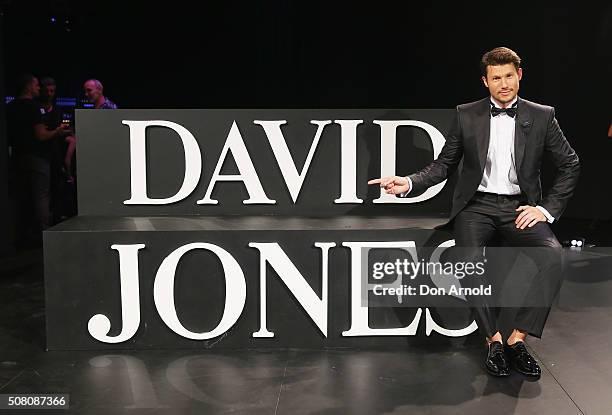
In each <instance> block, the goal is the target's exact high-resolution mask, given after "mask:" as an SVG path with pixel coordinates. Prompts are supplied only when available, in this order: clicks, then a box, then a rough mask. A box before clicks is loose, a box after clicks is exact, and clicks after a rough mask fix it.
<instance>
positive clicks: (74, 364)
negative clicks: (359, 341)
mask: <svg viewBox="0 0 612 415" xmlns="http://www.w3.org/2000/svg"><path fill="white" fill-rule="evenodd" d="M610 269H612V267H606V268H605V270H606V272H608V273H609V272H610V271H609V270H610ZM0 272H1V276H2V278H1V279H0V353H1V355H0V394H8V393H68V394H70V410H68V411H57V410H44V411H39V412H28V411H26V410H20V411H13V412H10V411H1V410H0V414H2V413H18V414H26V413H43V414H53V413H73V414H226V413H227V414H229V413H231V414H292V415H293V414H321V415H323V414H488V413H491V414H497V415H506V414H538V415H545V414H556V415H564V414H589V415H590V414H602V415H604V414H605V415H609V414H612V393H611V392H612V354H611V353H610V352H611V351H612V325H611V324H610V321H611V319H610V317H612V308H611V307H610V305H609V303H610V300H609V299H611V298H612V283H611V282H610V281H611V279H609V278H601V279H600V280H597V281H589V282H588V286H587V285H585V283H584V281H582V282H580V281H568V282H567V283H566V285H565V286H564V291H563V292H562V296H561V301H560V303H559V306H557V307H556V308H555V309H554V310H553V312H552V313H551V316H550V319H549V323H548V325H547V328H546V331H545V333H544V337H543V339H542V340H530V341H529V347H530V348H531V349H532V351H533V352H534V354H535V355H536V356H537V358H538V360H539V361H540V362H541V364H542V366H543V375H542V378H541V379H540V380H539V381H537V382H533V381H528V380H527V379H525V378H523V377H522V376H520V375H517V374H512V376H511V377H510V378H508V379H496V378H491V377H489V376H487V375H486V374H485V373H484V372H483V369H482V359H483V353H484V349H483V348H481V347H479V346H478V345H477V343H478V342H472V343H473V344H474V345H473V346H465V347H461V348H458V349H457V348H451V347H442V348H440V347H437V348H436V349H435V350H431V349H430V348H428V347H427V344H426V343H424V344H423V345H422V346H417V347H411V348H410V349H408V348H407V349H405V350H394V351H365V350H364V351H358V350H327V351H310V350H279V351H265V350H246V351H244V350H242V351H218V350H214V351H201V352H194V351H176V350H155V351H138V352H133V351H130V352H126V353H123V352H116V353H113V354H108V353H104V354H101V353H100V352H91V351H87V352H45V351H44V301H43V280H42V265H41V261H40V253H37V252H30V253H22V254H20V255H19V256H18V257H16V258H13V259H11V260H10V261H4V262H2V266H1V267H0ZM588 292H596V293H597V295H598V296H599V297H600V298H599V299H598V301H599V303H598V304H597V305H595V306H594V305H592V304H591V303H589V302H588V301H586V300H585V298H586V297H588V294H586V293H588ZM607 299H608V301H606V300H607Z"/></svg>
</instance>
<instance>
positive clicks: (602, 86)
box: [0, 0, 612, 220]
mask: <svg viewBox="0 0 612 415" xmlns="http://www.w3.org/2000/svg"><path fill="white" fill-rule="evenodd" d="M427 3H429V2H422V3H420V4H419V3H414V2H383V1H378V2H368V3H366V4H365V5H359V4H357V3H354V2H331V1H330V2H320V1H303V2H297V1H288V0H284V1H269V0H264V1H262V0H259V1H248V2H247V1H245V2H231V1H226V2H177V1H175V2H159V3H155V2H131V1H130V2H128V1H122V2H112V1H108V2H84V1H75V0H63V1H40V2H33V1H25V0H21V1H14V0H12V1H11V0H0V4H1V5H2V10H3V23H2V36H3V46H4V50H3V55H4V58H3V59H2V63H3V65H4V68H0V76H1V75H2V71H4V75H5V79H6V90H7V94H10V93H13V92H14V91H13V88H12V87H13V81H14V79H15V77H16V76H17V75H18V74H20V73H22V72H31V73H34V74H35V75H38V76H46V75H50V76H53V77H55V78H56V79H57V81H58V84H59V85H58V87H59V88H58V95H59V96H77V95H78V94H80V89H81V85H82V83H83V81H84V80H86V79H87V78H90V77H95V78H97V79H100V80H101V81H102V82H103V83H104V85H105V95H106V96H107V97H109V98H110V99H111V100H113V101H115V102H116V103H117V104H118V105H119V106H120V107H121V108H453V107H454V106H455V105H457V104H459V103H463V102H468V101H472V100H476V99H480V98H482V97H484V96H486V94H487V90H486V89H485V88H484V87H483V85H482V83H481V81H480V79H479V77H480V74H479V68H478V62H479V59H480V57H481V55H482V54H483V52H485V51H487V50H489V49H491V48H493V47H496V46H501V45H503V46H508V47H510V48H512V49H514V50H515V51H517V52H518V53H519V55H520V56H521V57H522V59H523V68H524V78H523V81H522V83H521V91H520V95H521V96H522V97H524V98H526V99H530V100H532V101H536V102H540V103H544V104H548V105H553V106H555V107H556V110H557V118H558V120H559V122H560V124H561V127H562V128H563V130H564V132H565V133H566V135H567V137H568V139H569V140H570V142H571V143H572V145H573V146H574V148H575V149H576V151H577V152H578V154H579V155H580V158H581V161H582V165H583V173H582V176H581V181H580V183H579V187H578V189H577V192H576V195H575V197H574V199H573V200H572V201H571V203H570V206H569V207H568V210H567V211H566V214H565V218H583V219H590V220H595V219H600V220H609V218H610V217H611V216H612V213H611V212H612V197H611V196H610V187H611V186H610V178H611V176H612V175H611V174H610V172H609V165H610V162H611V161H612V139H608V138H607V137H606V135H607V134H606V133H607V130H608V126H609V125H610V109H611V106H610V97H611V88H610V85H611V79H612V64H611V62H612V58H611V56H612V29H611V28H612V6H610V5H609V4H608V5H606V4H605V3H606V2H587V1H581V2H558V1H545V2H534V1H531V2H487V3H484V2H475V3H473V2H469V3H468V2H452V3H447V4H444V3H441V2H432V3H433V4H431V5H430V4H427ZM52 17H55V19H56V22H55V23H53V22H52V21H51V18H52ZM0 66H1V65H0ZM0 92H1V90H0ZM0 120H1V119H0ZM0 145H3V146H4V145H5V144H4V141H0ZM2 153H3V154H2V155H3V157H4V152H2ZM4 163H5V162H2V163H0V164H4ZM0 168H2V169H4V166H2V165H0ZM4 171H5V170H2V171H1V172H0V173H2V174H5V173H3V172H4ZM545 176H546V175H545ZM545 179H546V177H545ZM549 179H550V178H548V180H549ZM2 189H3V187H1V186H0V191H3V190H2Z"/></svg>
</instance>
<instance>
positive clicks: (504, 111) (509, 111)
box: [491, 102, 517, 118]
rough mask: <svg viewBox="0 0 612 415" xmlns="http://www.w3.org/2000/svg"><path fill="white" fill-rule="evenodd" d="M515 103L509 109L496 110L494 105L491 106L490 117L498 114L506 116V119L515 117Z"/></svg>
mask: <svg viewBox="0 0 612 415" xmlns="http://www.w3.org/2000/svg"><path fill="white" fill-rule="evenodd" d="M516 104H517V103H516V102H515V103H514V105H513V106H511V107H510V108H497V107H496V106H495V105H493V104H491V115H492V116H494V117H497V116H498V115H499V114H506V115H508V117H512V118H514V117H516Z"/></svg>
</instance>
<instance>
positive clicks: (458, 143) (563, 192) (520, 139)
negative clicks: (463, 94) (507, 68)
mask: <svg viewBox="0 0 612 415" xmlns="http://www.w3.org/2000/svg"><path fill="white" fill-rule="evenodd" d="M515 123H516V128H515V133H514V157H515V168H516V173H517V177H518V182H519V186H520V188H521V191H522V193H523V194H524V195H525V197H526V198H527V200H528V203H529V204H530V205H533V206H536V205H540V206H542V207H544V208H545V209H546V210H548V212H549V213H550V214H551V215H552V216H553V217H554V218H555V219H556V220H558V219H559V217H561V214H562V213H563V211H564V210H565V207H566V205H567V202H568V200H569V198H570V197H571V196H572V194H573V192H574V188H575V187H576V183H577V181H578V175H579V173H580V164H579V161H578V155H577V154H576V152H575V151H574V149H572V147H571V146H570V144H569V143H568V141H567V139H566V138H565V136H564V135H563V132H562V131H561V128H559V124H558V123H557V120H556V119H555V110H554V108H552V107H549V106H545V105H540V104H536V103H534V102H530V101H527V100H524V99H521V98H519V99H518V104H517V116H516V117H515ZM490 126H491V100H490V98H489V97H487V98H485V99H482V100H480V101H476V102H472V103H469V104H463V105H459V106H458V107H457V111H456V117H455V119H454V121H453V124H452V126H451V129H450V131H449V133H448V135H447V137H446V144H445V145H444V147H443V148H442V151H441V152H440V155H439V156H438V158H437V159H436V160H434V161H433V162H432V163H430V164H429V165H428V166H426V167H425V168H424V169H422V170H420V171H418V172H416V173H414V174H412V175H410V176H409V177H410V180H412V190H411V191H410V193H413V192H421V191H423V190H425V189H426V188H428V187H430V186H433V185H435V184H437V183H440V182H441V181H443V180H445V179H446V178H447V177H448V176H450V175H451V174H452V173H453V172H454V171H455V169H456V168H457V167H458V166H459V164H460V162H461V161H462V163H461V166H460V168H459V177H458V181H457V186H456V188H455V193H454V196H453V205H452V209H451V214H450V220H451V221H452V220H453V219H454V217H455V216H456V215H457V213H459V212H461V210H462V209H463V208H464V207H465V205H467V204H468V202H469V201H470V199H471V198H472V197H473V196H474V194H475V193H476V191H477V189H478V186H479V184H480V182H481V180H482V175H483V172H484V168H485V162H486V159H487V151H488V149H489V139H490ZM545 155H548V156H550V159H551V160H552V162H553V164H554V165H555V167H556V169H557V174H556V177H555V179H554V182H553V184H552V186H551V187H550V189H548V191H547V192H546V194H545V195H543V193H542V185H541V183H540V169H541V165H542V160H543V157H544V156H545Z"/></svg>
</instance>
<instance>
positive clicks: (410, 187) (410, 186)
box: [400, 176, 412, 197]
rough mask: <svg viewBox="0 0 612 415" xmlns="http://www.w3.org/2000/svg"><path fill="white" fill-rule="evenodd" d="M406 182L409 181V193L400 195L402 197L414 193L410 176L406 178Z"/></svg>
mask: <svg viewBox="0 0 612 415" xmlns="http://www.w3.org/2000/svg"><path fill="white" fill-rule="evenodd" d="M406 180H408V191H407V192H402V193H400V197H406V196H407V195H408V193H410V192H411V191H412V180H410V177H408V176H406Z"/></svg>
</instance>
